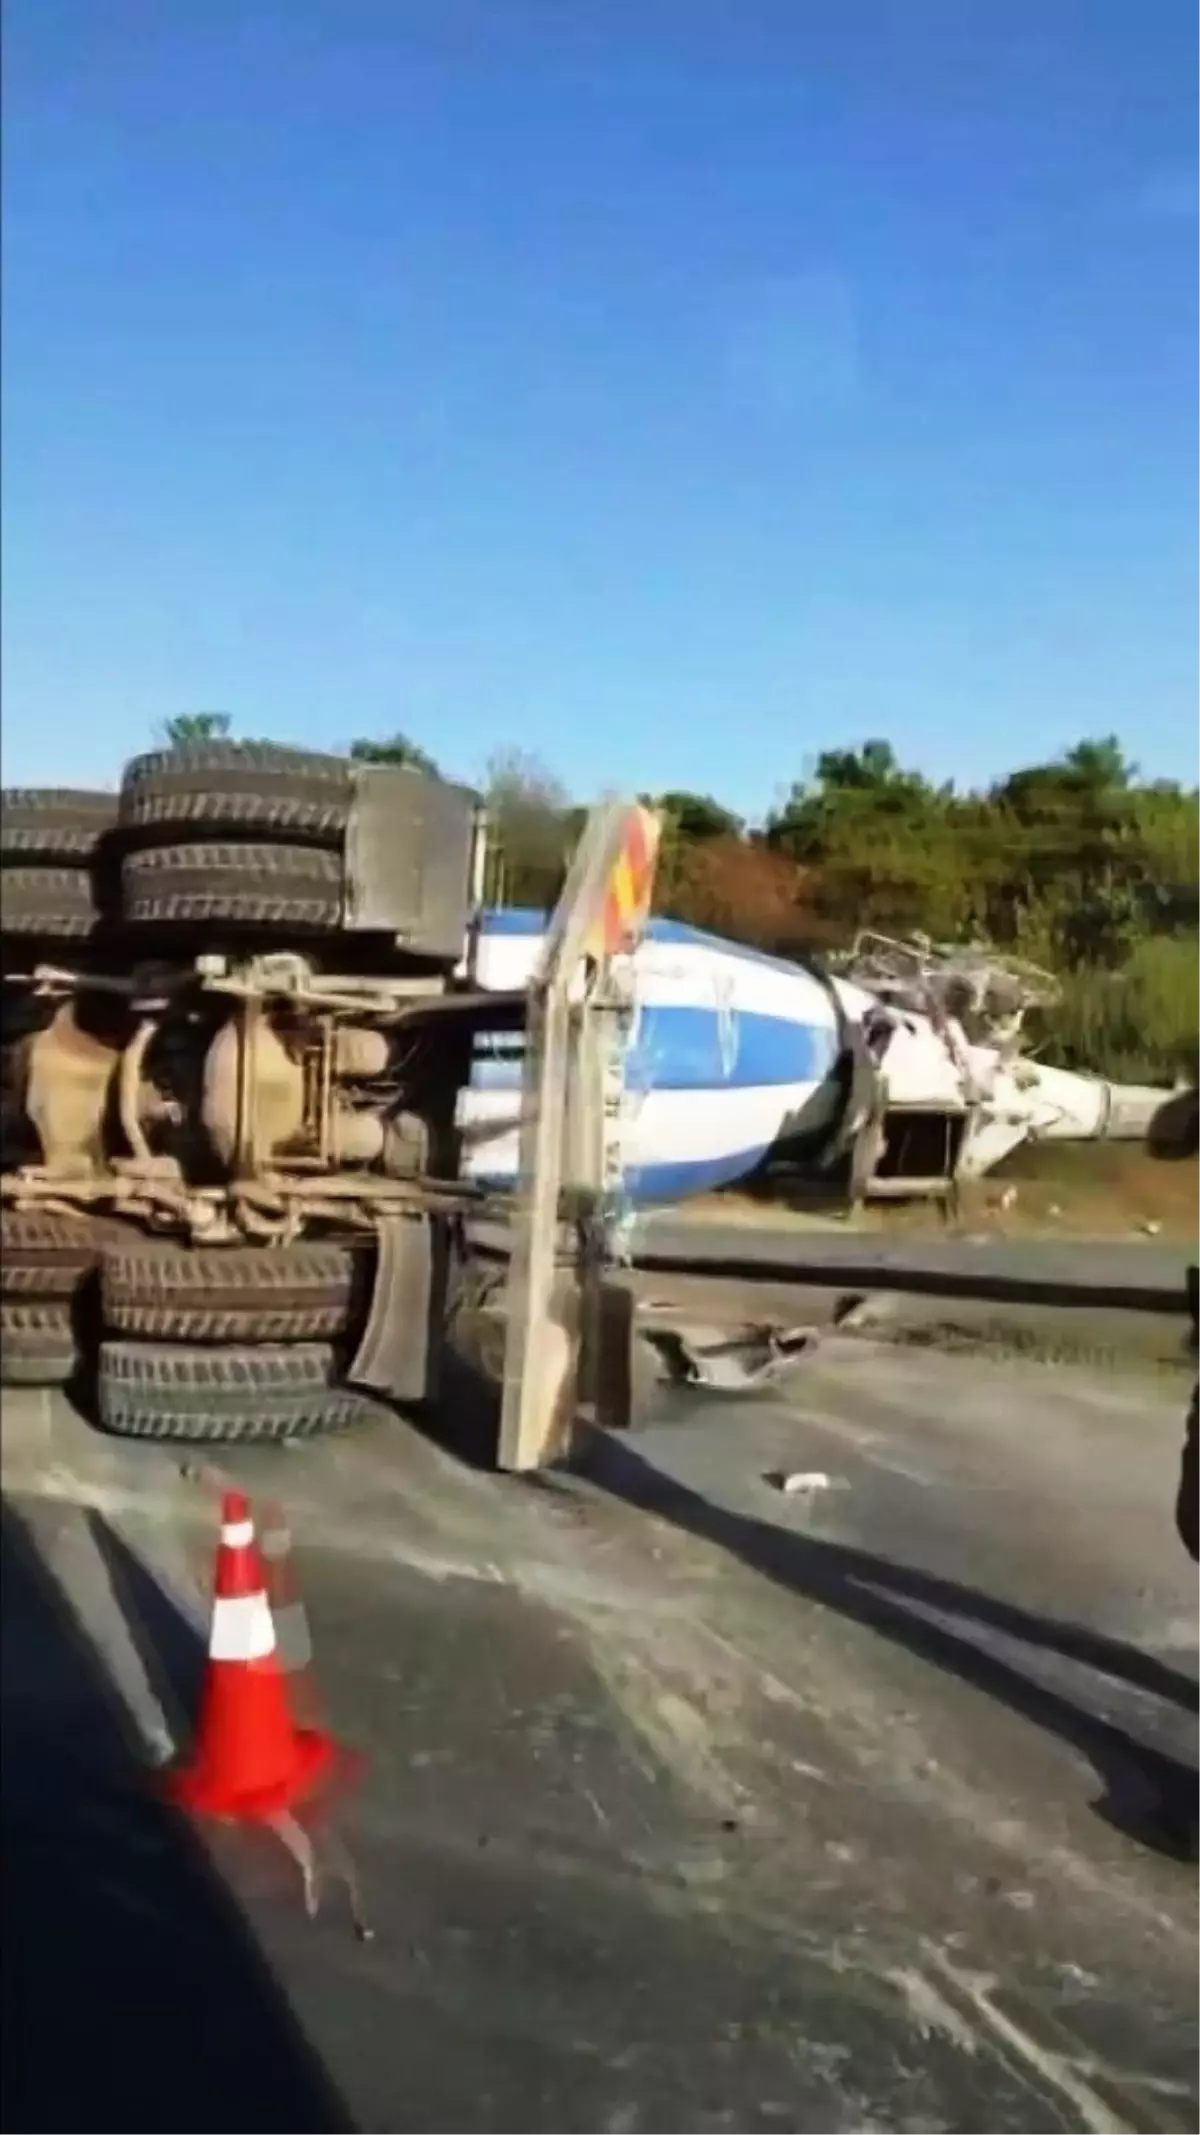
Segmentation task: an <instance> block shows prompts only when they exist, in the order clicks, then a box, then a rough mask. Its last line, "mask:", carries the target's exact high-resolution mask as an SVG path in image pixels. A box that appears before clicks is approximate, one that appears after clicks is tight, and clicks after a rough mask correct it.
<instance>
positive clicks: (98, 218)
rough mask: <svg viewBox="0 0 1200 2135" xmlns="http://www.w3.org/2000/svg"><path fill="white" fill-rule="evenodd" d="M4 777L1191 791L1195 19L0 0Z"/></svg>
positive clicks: (1088, 3)
mask: <svg viewBox="0 0 1200 2135" xmlns="http://www.w3.org/2000/svg"><path fill="white" fill-rule="evenodd" d="M4 74H5V79H4V98H5V127H6V136H7V143H6V170H5V178H6V187H7V196H8V197H7V208H6V226H5V245H4V317H3V325H4V370H3V384H4V406H3V416H4V437H3V450H4V482H3V490H4V494H3V509H4V582H3V630H4V678H3V679H4V705H3V710H4V721H3V726H4V737H3V738H4V750H3V755H4V776H5V778H6V780H7V781H8V782H10V783H11V782H15V781H35V780H36V781H52V780H58V781H62V780H65V779H67V778H70V779H73V780H76V781H79V782H84V783H86V782H108V781H110V780H111V779H112V778H113V777H114V776H115V774H116V772H117V769H118V766H119V764H120V761H121V759H122V758H123V757H124V756H125V755H127V754H129V753H131V752H133V751H134V750H136V749H137V748H139V747H142V746H145V745H148V744H149V742H150V741H151V739H152V737H153V730H154V728H155V726H156V724H157V723H158V722H159V721H161V720H162V719H163V718H165V717H167V716H169V715H170V714H171V713H173V712H176V711H187V710H197V709H223V710H226V711H228V712H229V713H230V714H231V715H232V717H233V719H234V722H235V726H236V728H237V729H239V730H240V731H242V732H244V733H246V734H251V735H258V734H266V735H270V736H273V737H275V738H277V739H280V740H284V739H287V740H299V741H303V742H307V743H311V744H314V745H317V746H328V747H336V746H339V745H343V744H345V743H346V742H348V741H349V740H350V739H351V738H353V737H354V736H356V735H359V734H383V733H388V732H391V731H392V730H394V729H395V728H403V729H405V730H407V731H408V732H410V733H411V734H413V735H414V736H415V737H416V738H417V739H419V740H420V741H422V742H423V743H424V744H425V745H426V746H427V747H429V748H430V749H431V750H432V751H433V752H434V753H435V755H437V756H438V757H439V759H440V760H441V761H442V762H443V764H444V765H445V767H446V768H447V769H451V770H453V771H455V772H458V773H460V774H464V775H474V774H478V772H479V771H480V769H481V767H482V765H483V763H484V761H485V760H486V758H487V757H488V755H489V753H490V752H491V751H492V750H493V749H495V748H496V747H498V746H504V745H507V746H513V747H518V748H521V749H524V750H526V751H529V752H532V753H534V754H536V755H538V756H540V757H541V758H543V759H544V760H545V761H546V762H547V763H548V764H549V765H550V767H551V768H553V769H554V770H555V771H556V772H557V773H559V775H561V777H562V778H563V779H564V781H566V782H567V783H568V784H569V785H570V786H571V787H572V788H573V789H574V790H575V791H576V792H578V793H579V794H580V795H581V796H583V797H586V796H588V795H589V794H591V793H593V792H595V791H598V790H599V789H600V788H602V787H604V786H606V785H618V786H630V787H638V788H663V787H668V786H689V787H696V788H706V789H710V790H713V791H714V792H716V793H718V794H719V795H720V796H721V797H722V798H724V799H726V800H728V801H730V802H731V803H732V804H733V805H734V806H736V807H737V808H739V809H741V810H743V811H747V812H749V813H751V814H756V813H760V812H762V811H763V810H765V809H766V808H767V807H768V806H769V805H770V802H771V800H772V798H773V796H775V795H776V794H777V793H778V792H779V791H780V790H781V789H783V788H785V787H786V786H787V784H788V783H789V782H790V780H791V779H792V778H793V777H795V776H797V775H800V774H801V773H803V771H804V770H805V768H806V766H808V765H810V764H811V761H812V758H813V757H814V755H815V754H816V752H817V751H818V750H819V749H821V748H823V747H826V746H829V745H831V744H835V743H836V744H843V743H847V742H852V741H856V740H859V739H862V738H865V737H866V736H868V735H872V734H883V735H887V736H888V737H889V738H890V739H891V740H892V742H893V743H894V745H895V747H896V748H897V750H898V752H899V754H900V755H901V757H902V758H903V759H905V760H906V761H909V762H913V763H916V764H918V765H920V766H921V767H922V768H924V769H926V770H928V771H930V772H934V773H937V774H938V775H940V776H943V777H950V776H953V777H956V778H958V779H960V780H977V779H982V778H985V777H988V776H990V775H992V774H995V773H997V772H998V771H1001V770H1003V769H1004V768H1006V767H1008V766H1010V765H1011V764H1013V763H1014V762H1017V761H1022V760H1028V759H1029V758H1030V757H1036V756H1039V755H1045V754H1047V753H1051V752H1053V751H1054V750H1056V749H1057V748H1058V747H1060V746H1063V745H1066V744H1068V743H1070V742H1071V741H1072V740H1074V739H1076V738H1078V737H1079V736H1080V735H1081V734H1084V733H1104V732H1107V731H1109V730H1115V731H1116V732H1118V733H1119V734H1120V735H1121V736H1122V738H1123V739H1125V740H1126V742H1127V743H1128V745H1129V747H1130V749H1131V751H1132V753H1133V754H1134V755H1135V757H1136V758H1137V759H1138V760H1139V761H1140V762H1141V763H1142V764H1143V765H1144V766H1145V767H1146V768H1147V769H1149V770H1150V771H1152V772H1154V773H1156V774H1175V775H1182V776H1185V777H1188V778H1192V777H1194V776H1195V773H1196V760H1197V749H1196V733H1197V726H1196V704H1197V686H1198V685H1197V598H1196V584H1197V474H1196V466H1197V338H1196V337H1197V305H1196V297H1197V286H1196V285H1197V276H1196V257H1197V138H1196V131H1197V129H1196V79H1197V17H1196V9H1195V0H1146V4H1145V5H1143V6H1141V7H1139V6H1137V5H1135V4H1134V0H277V4H268V0H259V4H255V0H203V4H201V0H103V4H99V5H98V4H97V0H9V5H8V8H7V11H6V51H5V69H4Z"/></svg>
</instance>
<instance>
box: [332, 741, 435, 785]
mask: <svg viewBox="0 0 1200 2135" xmlns="http://www.w3.org/2000/svg"><path fill="white" fill-rule="evenodd" d="M350 754H351V756H352V757H353V759H354V761H355V763H356V764H402V765H405V766H407V768H408V769H409V770H411V771H423V772H424V774H425V776H426V778H440V777H441V775H442V774H441V771H440V769H439V767H438V765H437V764H436V763H435V762H434V760H433V757H432V756H431V755H430V754H429V752H428V750H427V749H422V748H421V747H420V745H419V744H418V743H417V742H415V741H410V740H409V738H408V736H407V734H393V735H391V736H390V738H389V739H388V740H386V741H352V742H351V744H350Z"/></svg>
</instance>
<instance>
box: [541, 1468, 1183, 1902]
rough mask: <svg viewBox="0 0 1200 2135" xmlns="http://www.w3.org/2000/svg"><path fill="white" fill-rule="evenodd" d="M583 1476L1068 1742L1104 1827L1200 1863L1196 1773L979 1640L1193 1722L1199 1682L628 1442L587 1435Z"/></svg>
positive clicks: (1133, 1650) (1118, 1644) (1126, 1647)
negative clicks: (1079, 1671)
mask: <svg viewBox="0 0 1200 2135" xmlns="http://www.w3.org/2000/svg"><path fill="white" fill-rule="evenodd" d="M576 1466H577V1467H578V1468H579V1469H580V1470H581V1472H583V1473H584V1474H586V1475H588V1476H589V1477H590V1478H591V1480H592V1481H594V1482H596V1483H598V1484H599V1485H600V1486H601V1487H602V1488H604V1489H606V1490H608V1491H610V1492H611V1493H612V1494H613V1495H614V1496H616V1497H619V1498H622V1499H623V1500H624V1501H625V1502H626V1503H629V1504H634V1505H638V1506H640V1507H641V1508H642V1509H644V1510H647V1511H652V1512H655V1513H657V1514H658V1515H659V1516H660V1517H662V1518H664V1519H667V1520H669V1521H671V1523H672V1524H673V1525H674V1526H676V1527H679V1528H682V1529H684V1530H685V1531H686V1532H687V1533H689V1534H694V1535H698V1536H701V1537H702V1538H703V1539H705V1540H706V1541H710V1542H717V1543H719V1544H720V1545H721V1546H722V1547H723V1548H725V1549H726V1550H728V1551H729V1552H730V1553H731V1555H733V1556H735V1557H738V1558H740V1559H741V1561H742V1562H743V1563H745V1564H747V1565H750V1566H752V1567H753V1568H754V1569H755V1570H756V1571H759V1572H761V1573H763V1574H764V1575H765V1576H766V1577H768V1578H770V1579H772V1580H774V1581H775V1582H776V1583H777V1584H778V1585H780V1586H782V1587H786V1588H787V1589H788V1590H789V1591H790V1592H792V1593H796V1594H802V1595H805V1596H806V1597H807V1598H808V1599H809V1600H812V1601H816V1602H819V1603H820V1604H821V1605H822V1606H823V1607H825V1608H830V1609H836V1610H837V1611H838V1612H839V1614H841V1615H842V1616H845V1617H849V1618H851V1619H852V1620H853V1621H854V1622H856V1623H860V1624H863V1625H865V1626H866V1627H867V1628H868V1629H870V1630H872V1631H876V1632H878V1633H879V1634H880V1635H881V1636H883V1637H884V1638H887V1639H890V1640H891V1641H892V1642H893V1643H894V1644H896V1645H899V1646H903V1647H905V1648H906V1649H907V1650H908V1651H909V1652H910V1653H914V1654H917V1655H918V1656H919V1657H920V1658H922V1659H924V1660H927V1661H931V1662H933V1663H934V1664H935V1665H936V1666H938V1667H940V1668H942V1669H944V1670H945V1671H946V1672H947V1673H949V1674H952V1675H955V1676H957V1677H958V1678H959V1679H960V1680H961V1681H963V1682H966V1683H970V1684H972V1685H974V1686H975V1687H976V1688H977V1689H980V1690H983V1691H986V1692H987V1693H988V1694H989V1695H990V1696H992V1697H993V1698H996V1699H997V1700H998V1701H1000V1702H1002V1703H1003V1704H1005V1705H1007V1706H1008V1707H1009V1708H1010V1709H1011V1710H1012V1711H1014V1712H1017V1713H1020V1714H1021V1715H1022V1716H1023V1717H1025V1718H1026V1719H1029V1720H1032V1721H1034V1722H1036V1723H1037V1724H1038V1725H1039V1726H1041V1727H1043V1728H1045V1729H1047V1730H1048V1731H1049V1732H1051V1733H1053V1734H1056V1735H1058V1736H1059V1737H1060V1738H1061V1739H1062V1740H1064V1741H1066V1742H1069V1743H1071V1744H1072V1746H1073V1747H1075V1748H1076V1749H1079V1750H1081V1751H1083V1753H1084V1754H1085V1755H1086V1756H1087V1757H1088V1758H1089V1760H1090V1761H1091V1763H1092V1765H1093V1767H1094V1769H1095V1771H1096V1773H1097V1775H1098V1777H1099V1778H1100V1780H1101V1782H1102V1785H1103V1787H1104V1796H1103V1799H1102V1800H1101V1801H1100V1802H1099V1803H1098V1804H1097V1807H1098V1811H1099V1813H1100V1814H1101V1816H1103V1817H1104V1819H1105V1821H1107V1822H1109V1823H1111V1824H1113V1825H1115V1826H1116V1827H1117V1828H1118V1829H1120V1830H1121V1831H1123V1832H1125V1833H1126V1834H1127V1835H1128V1836H1131V1837H1134V1838H1136V1839H1138V1840H1139V1841H1140V1842H1141V1843H1143V1844H1145V1845H1148V1846H1150V1847H1152V1848H1153V1849H1154V1850H1155V1851H1158V1852H1161V1853H1164V1854H1168V1855H1170V1856H1171V1857H1172V1858H1176V1859H1178V1858H1184V1859H1188V1860H1194V1859H1195V1857H1196V1819H1197V1775H1196V1770H1195V1767H1194V1766H1189V1765H1185V1764H1183V1763H1181V1762H1179V1760H1178V1759H1177V1758H1175V1757H1173V1756H1171V1755H1169V1754H1168V1753H1167V1752H1165V1751H1164V1750H1162V1749H1160V1748H1158V1747H1156V1746H1154V1745H1152V1744H1150V1743H1147V1742H1143V1741H1141V1740H1139V1739H1138V1738H1137V1737H1136V1736H1134V1735H1132V1734H1130V1733H1129V1732H1128V1731H1127V1730H1126V1729H1125V1728H1123V1727H1120V1726H1118V1725H1117V1724H1116V1723H1115V1722H1113V1721H1111V1720H1107V1719H1104V1718H1101V1717H1100V1716H1099V1715H1098V1714H1096V1713H1093V1712H1091V1711H1089V1710H1088V1709H1087V1708H1086V1707H1085V1706H1081V1705H1079V1704H1077V1703H1076V1702H1075V1701H1074V1700H1073V1699H1072V1698H1071V1697H1069V1696H1068V1695H1065V1694H1064V1692H1063V1691H1062V1690H1061V1689H1058V1688H1054V1687H1052V1686H1051V1685H1049V1684H1047V1683H1044V1682H1041V1681H1039V1680H1037V1679H1035V1678H1034V1677H1033V1676H1031V1675H1029V1674H1027V1673H1026V1672H1025V1671H1024V1670H1023V1669H1022V1668H1021V1666H1020V1665H1019V1663H1018V1662H1014V1661H1010V1660H1007V1659H1005V1658H1003V1657H1002V1656H1001V1655H999V1654H997V1653H995V1652H992V1651H989V1650H988V1649H987V1648H986V1647H984V1646H982V1645H981V1644H979V1643H978V1642H977V1639H976V1638H974V1637H973V1636H972V1635H971V1633H972V1629H974V1630H976V1631H979V1630H991V1631H999V1632H1001V1633H1002V1634H1003V1635H1004V1636H1006V1637H1008V1638H1011V1639H1015V1640H1019V1641H1021V1642H1022V1643H1023V1644H1024V1645H1025V1646H1026V1647H1028V1648H1030V1649H1033V1650H1035V1651H1040V1652H1043V1653H1052V1654H1056V1655H1058V1656H1060V1657H1061V1658H1063V1659H1066V1660H1070V1661H1073V1662H1076V1663H1081V1664H1082V1665H1084V1666H1086V1667H1088V1668H1091V1669H1094V1670H1098V1671H1099V1672H1101V1673H1102V1674H1104V1675H1107V1676H1109V1677H1112V1678H1115V1679H1116V1680H1117V1681H1120V1682H1123V1683H1125V1684H1127V1685H1129V1686H1130V1687H1131V1688H1133V1689H1135V1690H1137V1691H1140V1692H1143V1693H1145V1692H1149V1693H1150V1694H1152V1695H1153V1696H1155V1697H1157V1698H1159V1699H1162V1700H1164V1701H1166V1702H1167V1703H1168V1704H1170V1705H1174V1706H1178V1707H1182V1708H1183V1709H1184V1710H1185V1711H1187V1712H1189V1713H1194V1712H1195V1711H1196V1710H1197V1702H1198V1693H1197V1684H1196V1680H1195V1678H1194V1677H1193V1676H1190V1675H1186V1674H1184V1673H1183V1671H1182V1670H1180V1669H1176V1668H1173V1667H1171V1666H1170V1665H1169V1664H1168V1663H1167V1662H1165V1661H1162V1660H1159V1659H1157V1658H1156V1657H1155V1656H1154V1655H1152V1654H1148V1653H1143V1652H1141V1651H1140V1650H1139V1649H1138V1648H1137V1647H1134V1646H1129V1645H1125V1644H1123V1643H1121V1642H1120V1641H1118V1640H1116V1639H1112V1638H1108V1637H1105V1636H1104V1635H1103V1634H1101V1633H1099V1632H1094V1631H1091V1630H1089V1629H1087V1628H1086V1627H1085V1626H1083V1625H1080V1624H1072V1623H1061V1622H1058V1621H1056V1620H1054V1619H1052V1618H1049V1617H1045V1616H1042V1615H1039V1614H1036V1613H1034V1612H1032V1611H1028V1610H1025V1609H1021V1608H1018V1607H1016V1606H1014V1605H1013V1604H1012V1603H1009V1602H1004V1601H1000V1600H997V1599H995V1598H994V1597H992V1596H990V1595H987V1594H983V1593H980V1592H978V1591H977V1590H976V1589H975V1588H973V1587H968V1586H963V1585H961V1584H959V1582H958V1581H956V1580H950V1579H944V1578H940V1577H938V1576H937V1575H936V1574H934V1573H930V1572H923V1571H917V1570H913V1569H911V1568H909V1567H907V1566H904V1565H899V1564H894V1563H892V1562H891V1561H890V1559H888V1558H886V1557H880V1556H876V1555H875V1554H874V1553H873V1552H871V1551H869V1550H864V1549H858V1548H855V1547H853V1546H851V1545H849V1544H847V1543H843V1542H834V1541H829V1540H825V1539H821V1538H818V1537H816V1536H812V1535H803V1534H796V1533H791V1532H788V1531H787V1530H786V1529H783V1528H780V1527H778V1526H776V1525H775V1524H774V1523H773V1522H771V1521H767V1520H756V1519H753V1518H750V1517H748V1516H747V1515H745V1514H743V1513H737V1512H733V1511H731V1510H729V1509H728V1508H726V1507H724V1506H720V1505H714V1504H713V1503H712V1501H711V1500H710V1499H708V1498H706V1497H704V1496H703V1495H702V1494H701V1493H700V1492H699V1491H696V1490H692V1489H690V1488H689V1487H688V1485H687V1484H685V1483H681V1482H679V1481H678V1480H677V1479H676V1478H675V1477H673V1476H668V1475H664V1474H663V1472H662V1471H661V1470H660V1469H658V1468H656V1467H654V1466H653V1465H652V1463H651V1462H650V1461H649V1460H647V1459H646V1458H645V1456H644V1455H643V1454H641V1453H639V1452H638V1451H637V1450H636V1449H635V1448H634V1447H633V1446H632V1445H631V1444H630V1443H629V1442H628V1441H627V1440H622V1439H617V1438H614V1437H606V1436H605V1435H604V1434H602V1433H599V1432H596V1433H593V1434H591V1436H590V1437H589V1439H588V1440H587V1442H586V1444H585V1445H584V1446H583V1447H582V1448H581V1450H580V1455H579V1458H578V1460H577V1462H576ZM1168 1546H1169V1542H1168ZM924 1610H937V1611H938V1612H939V1614H941V1615H943V1616H945V1615H950V1616H953V1617H955V1618H956V1619H957V1620H958V1624H959V1625H961V1627H962V1628H961V1629H960V1628H957V1627H952V1626H948V1625H946V1624H945V1623H935V1622H932V1621H931V1620H930V1619H929V1617H928V1616H927V1615H925V1614H923V1613H921V1612H923V1611H924Z"/></svg>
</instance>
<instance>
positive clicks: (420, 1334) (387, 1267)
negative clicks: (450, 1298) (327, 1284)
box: [346, 1215, 450, 1402]
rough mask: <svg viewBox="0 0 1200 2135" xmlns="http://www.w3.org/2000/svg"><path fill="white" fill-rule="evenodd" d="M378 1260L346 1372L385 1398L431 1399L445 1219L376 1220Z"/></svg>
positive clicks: (438, 1349)
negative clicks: (360, 1330)
mask: <svg viewBox="0 0 1200 2135" xmlns="http://www.w3.org/2000/svg"><path fill="white" fill-rule="evenodd" d="M378 1229H379V1259H378V1263H377V1266H376V1270H375V1287H374V1290H373V1291H372V1293H371V1309H370V1311H369V1312H368V1314H367V1324H366V1326H365V1327H364V1329H363V1335H362V1340H361V1341H360V1343H359V1345H358V1353H357V1355H356V1356H355V1359H354V1362H353V1364H352V1365H351V1366H350V1369H349V1371H348V1373H347V1375H346V1376H347V1378H348V1379H349V1381H350V1384H351V1385H352V1386H361V1387H364V1388H366V1389H367V1390H368V1391H369V1392H371V1393H374V1394H385V1395H386V1396H387V1397H388V1399H389V1400H392V1401H402V1402H425V1401H433V1400H436V1398H437V1393H438V1386H439V1380H440V1366H441V1355H442V1339H443V1321H444V1318H445V1301H446V1292H447V1273H448V1267H449V1259H450V1252H449V1239H448V1236H447V1225H446V1222H445V1219H444V1218H442V1217H438V1216H413V1215H395V1216H391V1215H388V1216H381V1217H380V1218H379V1224H378Z"/></svg>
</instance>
